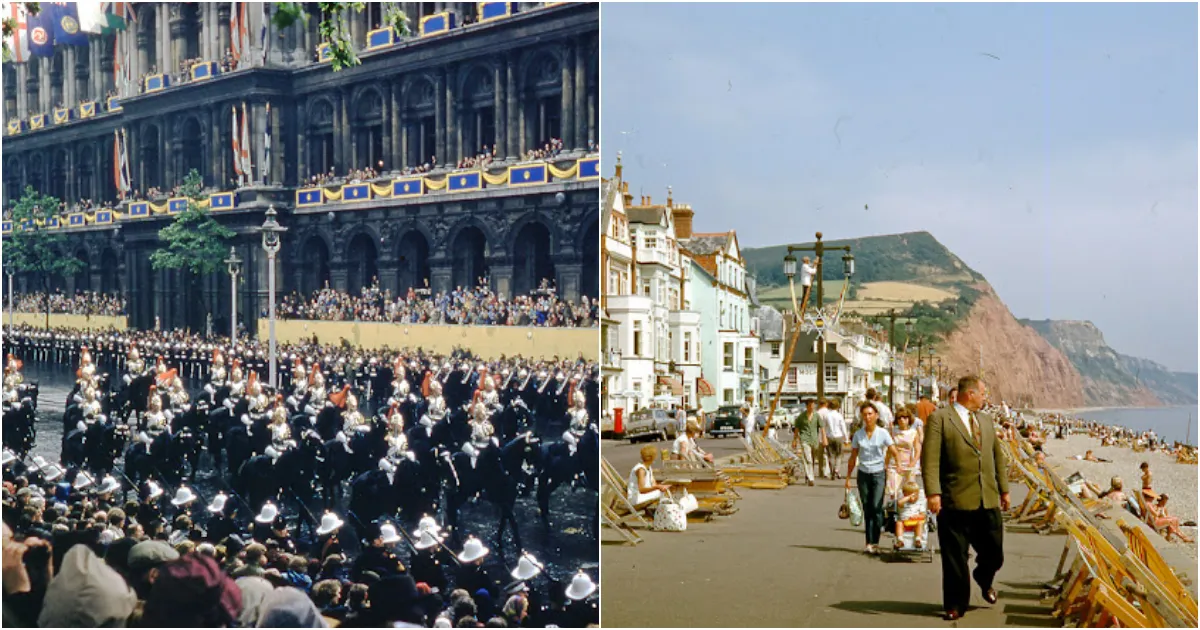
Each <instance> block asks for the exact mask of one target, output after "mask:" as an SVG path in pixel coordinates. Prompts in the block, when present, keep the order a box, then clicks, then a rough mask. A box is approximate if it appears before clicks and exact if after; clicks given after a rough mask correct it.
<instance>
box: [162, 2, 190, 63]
mask: <svg viewBox="0 0 1200 630" xmlns="http://www.w3.org/2000/svg"><path fill="white" fill-rule="evenodd" d="M167 6H169V7H171V9H170V11H171V17H170V20H169V24H170V33H171V53H172V54H171V63H170V65H168V66H167V72H169V73H171V74H174V73H176V72H178V70H179V63H180V62H181V61H183V60H184V59H187V24H186V23H185V22H184V20H183V10H182V8H183V5H182V4H180V3H178V2H172V3H170V4H168V5H167Z"/></svg>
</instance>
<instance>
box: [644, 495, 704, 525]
mask: <svg viewBox="0 0 1200 630" xmlns="http://www.w3.org/2000/svg"><path fill="white" fill-rule="evenodd" d="M693 500H694V499H693ZM654 529H655V530H656V531H660V532H682V531H687V515H686V514H685V513H684V511H683V507H682V506H680V505H679V504H678V503H676V502H675V499H673V498H672V497H671V494H670V493H667V494H665V495H663V498H662V499H660V500H659V501H658V506H657V507H655V508H654Z"/></svg>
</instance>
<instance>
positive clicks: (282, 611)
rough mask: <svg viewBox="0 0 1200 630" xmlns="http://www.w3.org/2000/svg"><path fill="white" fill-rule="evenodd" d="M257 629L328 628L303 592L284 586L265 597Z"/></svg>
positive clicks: (315, 607)
mask: <svg viewBox="0 0 1200 630" xmlns="http://www.w3.org/2000/svg"><path fill="white" fill-rule="evenodd" d="M258 627H259V628H328V627H329V624H327V623H325V619H324V618H322V617H321V612H320V611H319V610H317V606H316V604H314V603H313V602H312V600H311V599H309V598H308V595H305V594H304V592H303V591H301V590H299V589H295V588H292V587H290V586H285V587H282V588H277V589H275V590H274V591H272V592H271V593H270V594H268V595H267V598H266V600H265V601H264V602H263V611H262V615H261V616H260V617H259V619H258Z"/></svg>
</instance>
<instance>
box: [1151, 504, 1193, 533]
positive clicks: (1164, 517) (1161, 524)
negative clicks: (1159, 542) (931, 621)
mask: <svg viewBox="0 0 1200 630" xmlns="http://www.w3.org/2000/svg"><path fill="white" fill-rule="evenodd" d="M1167 498H1168V497H1167V494H1166V493H1163V494H1161V495H1159V496H1158V500H1157V501H1147V502H1146V516H1147V521H1148V522H1149V523H1150V525H1151V526H1152V527H1154V530H1155V531H1159V530H1162V529H1166V530H1167V532H1166V534H1165V535H1164V536H1163V537H1164V538H1166V539H1167V540H1168V541H1169V540H1171V536H1176V537H1177V538H1179V540H1182V541H1183V542H1185V543H1191V542H1192V539H1191V538H1188V537H1187V536H1185V535H1184V534H1183V532H1182V531H1180V529H1179V517H1178V516H1171V514H1170V513H1168V512H1167Z"/></svg>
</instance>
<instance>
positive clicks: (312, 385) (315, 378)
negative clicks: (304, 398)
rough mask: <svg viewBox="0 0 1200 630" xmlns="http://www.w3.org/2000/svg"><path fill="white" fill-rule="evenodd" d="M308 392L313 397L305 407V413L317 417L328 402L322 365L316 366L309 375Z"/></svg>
mask: <svg viewBox="0 0 1200 630" xmlns="http://www.w3.org/2000/svg"><path fill="white" fill-rule="evenodd" d="M308 391H309V393H310V394H311V395H310V396H309V397H308V400H309V402H308V404H307V405H305V406H304V412H305V413H307V414H308V415H310V416H316V415H317V414H318V413H320V411H321V409H322V408H324V405H325V404H326V402H327V401H326V400H325V398H326V394H325V375H324V374H322V373H321V364H320V363H316V364H314V365H313V368H312V372H310V373H309V374H308ZM318 405H320V407H318Z"/></svg>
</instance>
